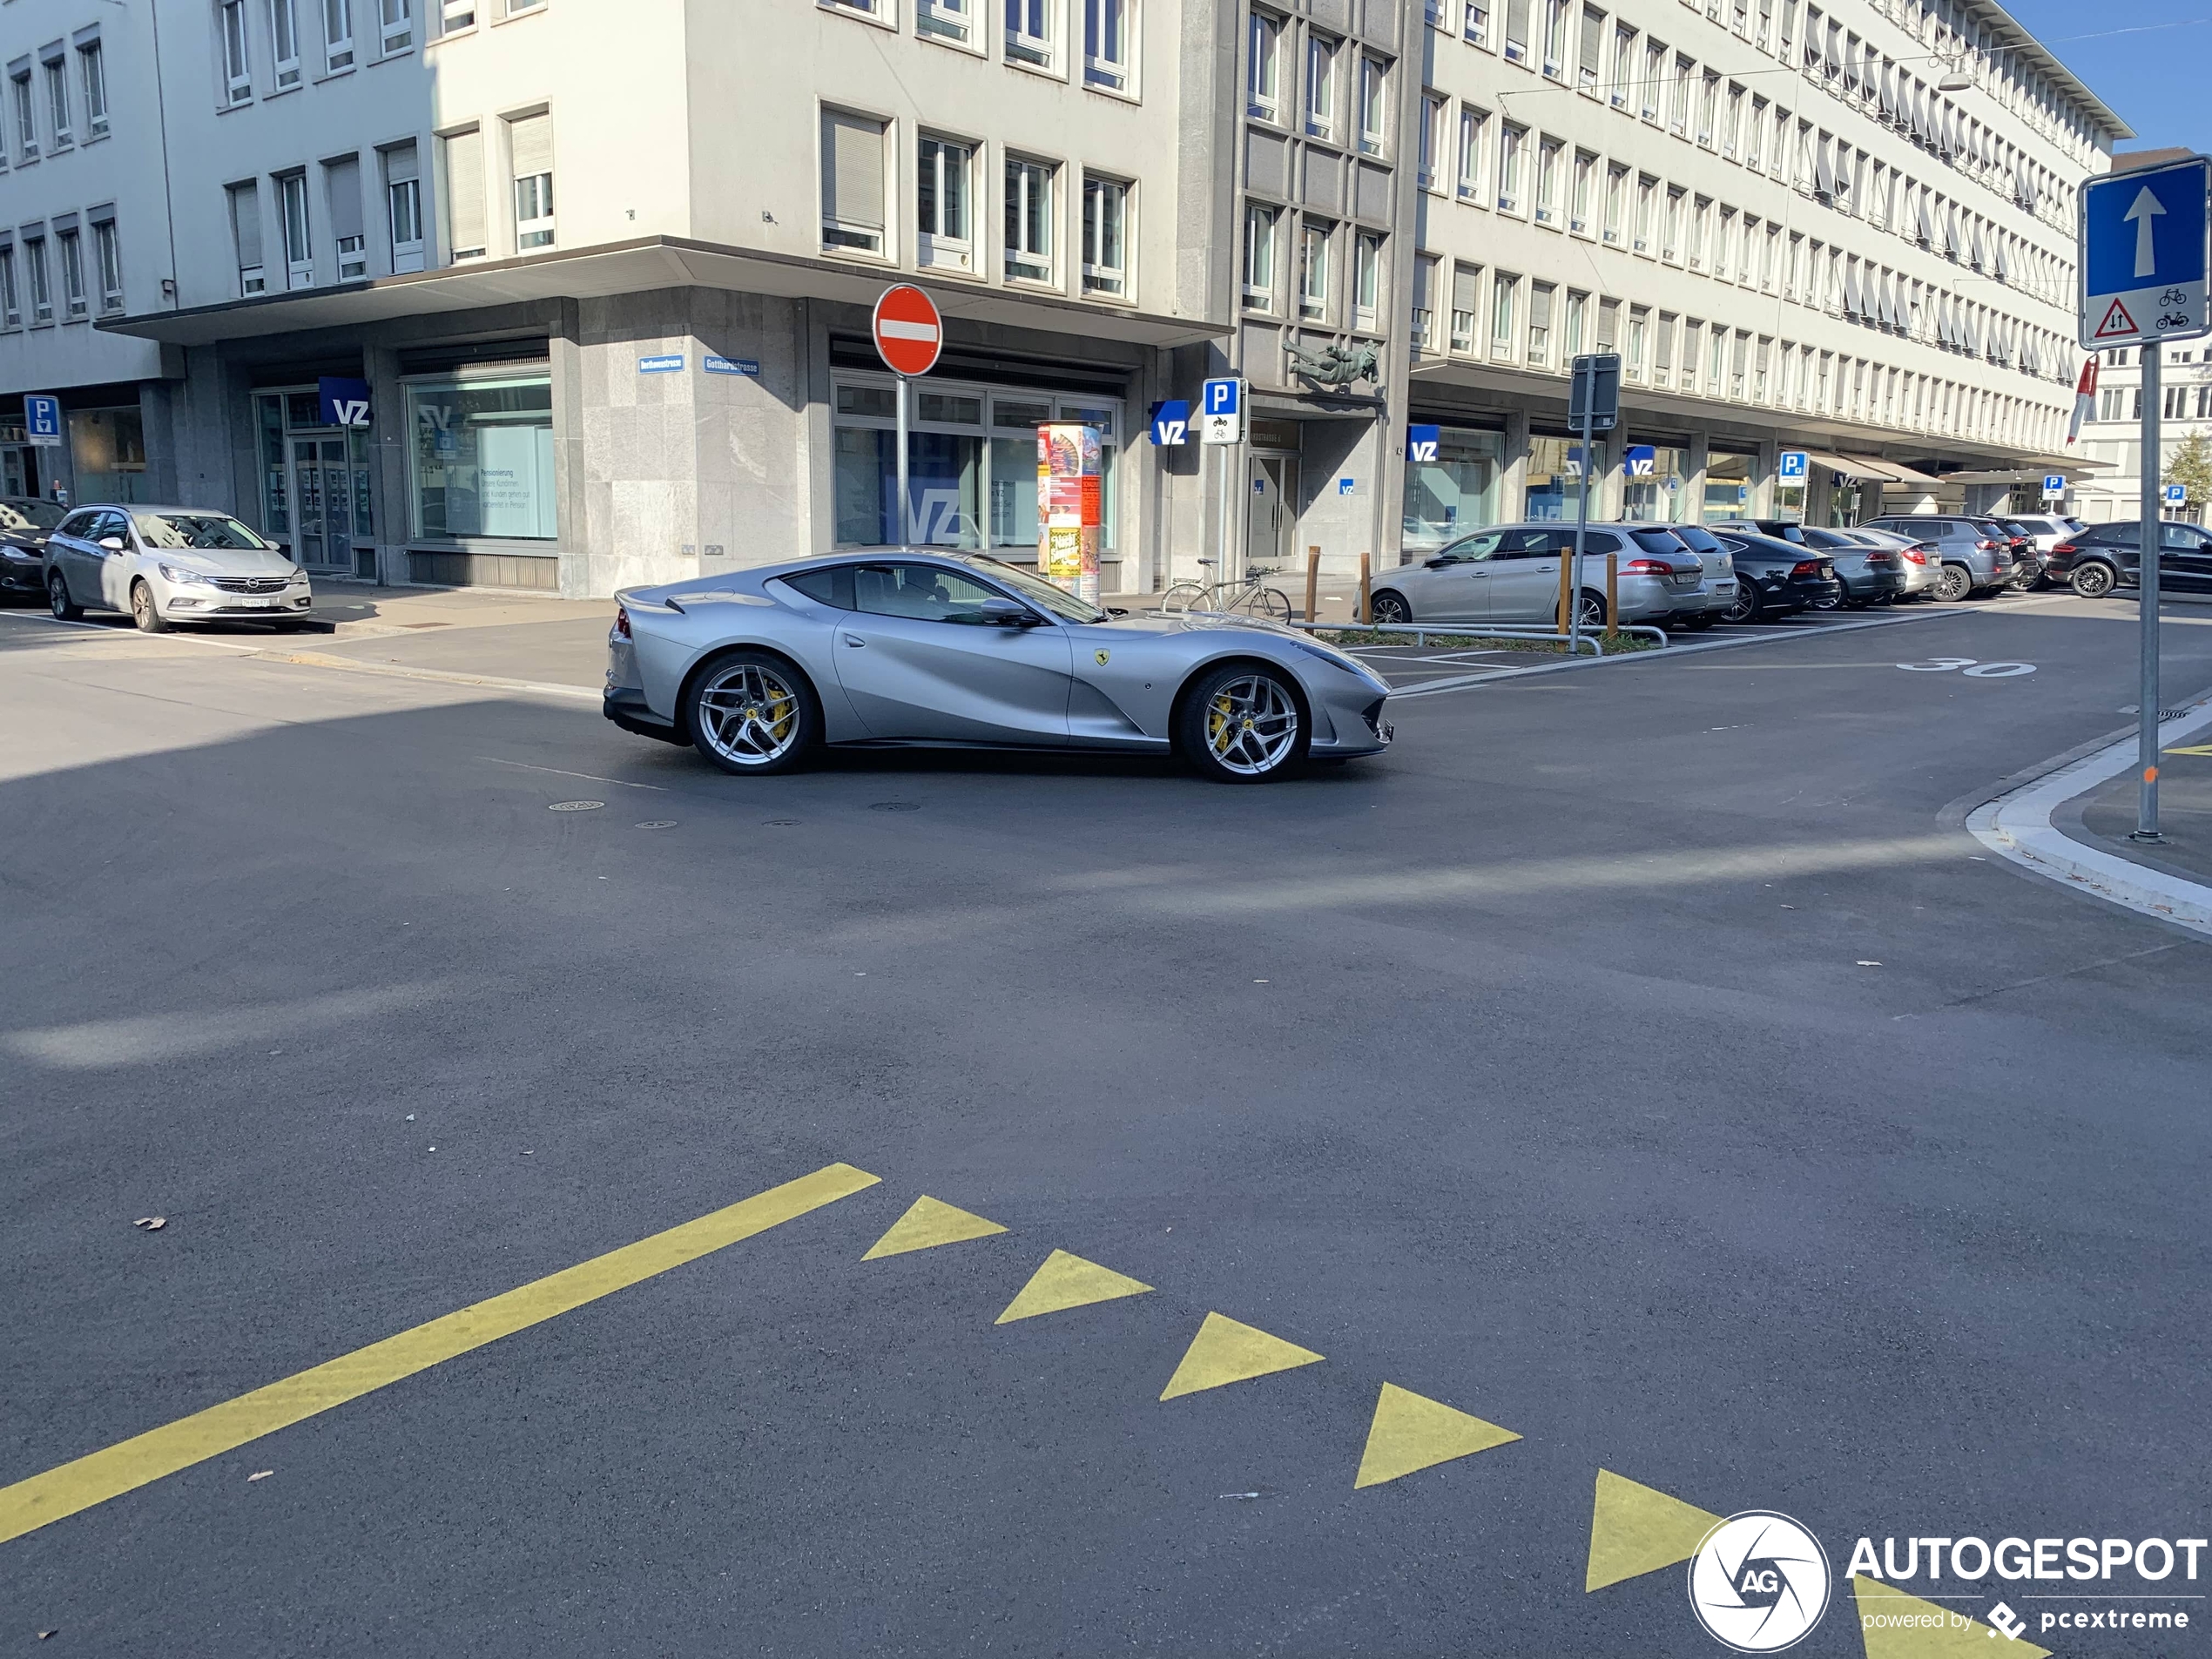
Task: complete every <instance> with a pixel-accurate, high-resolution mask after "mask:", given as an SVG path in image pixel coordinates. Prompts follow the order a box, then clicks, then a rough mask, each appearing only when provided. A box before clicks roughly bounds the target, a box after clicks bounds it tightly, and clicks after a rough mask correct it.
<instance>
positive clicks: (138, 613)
mask: <svg viewBox="0 0 2212 1659" xmlns="http://www.w3.org/2000/svg"><path fill="white" fill-rule="evenodd" d="M131 621H132V624H133V625H134V626H135V627H136V628H137V629H138V631H139V632H140V633H142V634H165V633H167V632H168V631H169V618H168V617H165V616H163V615H162V614H161V607H160V605H158V604H156V603H155V602H154V597H153V589H152V587H151V586H149V585H148V584H147V583H145V582H144V581H138V582H133V583H132V584H131Z"/></svg>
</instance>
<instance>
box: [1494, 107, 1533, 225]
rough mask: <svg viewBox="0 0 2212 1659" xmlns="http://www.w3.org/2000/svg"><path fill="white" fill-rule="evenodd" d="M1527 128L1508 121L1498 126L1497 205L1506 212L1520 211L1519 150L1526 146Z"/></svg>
mask: <svg viewBox="0 0 2212 1659" xmlns="http://www.w3.org/2000/svg"><path fill="white" fill-rule="evenodd" d="M1527 138H1528V129H1527V128H1526V127H1517V126H1515V125H1513V124H1512V123H1511V122H1510V121H1507V122H1503V123H1501V125H1499V128H1498V206H1499V207H1500V208H1501V209H1502V210H1503V211H1505V212H1508V213H1515V212H1520V211H1521V151H1522V150H1523V149H1525V148H1526V147H1527Z"/></svg>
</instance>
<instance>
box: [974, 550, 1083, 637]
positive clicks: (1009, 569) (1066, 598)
mask: <svg viewBox="0 0 2212 1659" xmlns="http://www.w3.org/2000/svg"><path fill="white" fill-rule="evenodd" d="M961 563H965V564H968V565H971V566H973V567H974V569H976V570H980V571H981V572H982V573H983V574H984V575H985V576H987V577H990V578H991V580H992V581H994V582H1003V583H1005V584H1006V585H1007V586H1008V587H1009V588H1011V589H1013V590H1015V592H1016V593H1018V594H1020V595H1021V596H1022V597H1023V598H1024V599H1027V600H1028V602H1029V603H1030V604H1033V605H1035V606H1037V607H1038V608H1039V609H1040V610H1049V611H1050V612H1051V613H1052V614H1053V615H1054V616H1055V617H1061V618H1062V619H1063V620H1065V621H1068V622H1103V621H1105V620H1106V613H1105V612H1104V611H1103V610H1100V609H1099V608H1098V607H1097V606H1096V605H1094V604H1085V603H1084V602H1083V601H1082V600H1081V599H1078V598H1077V597H1076V596H1075V595H1074V594H1072V593H1070V592H1069V591H1068V590H1066V589H1065V588H1060V587H1055V586H1054V585H1053V584H1052V583H1049V582H1047V581H1046V580H1045V579H1044V578H1043V577H1038V576H1032V575H1030V574H1029V572H1028V571H1027V570H1015V568H1014V566H1012V565H1010V564H1008V563H1006V562H1005V561H1004V560H1002V559H995V558H992V557H990V556H988V555H986V554H982V553H970V554H966V555H963V556H961Z"/></svg>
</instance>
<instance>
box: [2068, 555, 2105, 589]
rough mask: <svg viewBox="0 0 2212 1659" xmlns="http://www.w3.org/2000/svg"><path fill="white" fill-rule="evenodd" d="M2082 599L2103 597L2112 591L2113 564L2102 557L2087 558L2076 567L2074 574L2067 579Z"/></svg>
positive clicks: (2069, 585)
mask: <svg viewBox="0 0 2212 1659" xmlns="http://www.w3.org/2000/svg"><path fill="white" fill-rule="evenodd" d="M2067 586H2068V587H2070V588H2072V589H2073V590H2074V597H2076V598H2080V599H2101V598H2103V597H2105V595H2107V593H2110V592H2111V591H2112V588H2113V577H2112V566H2110V565H2109V564H2107V563H2105V562H2104V561H2103V560H2102V559H2086V560H2084V561H2083V562H2082V563H2080V564H2077V565H2075V566H2074V574H2073V575H2072V576H2071V577H2068V578H2067Z"/></svg>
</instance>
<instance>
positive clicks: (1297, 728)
mask: <svg viewBox="0 0 2212 1659" xmlns="http://www.w3.org/2000/svg"><path fill="white" fill-rule="evenodd" d="M1305 744H1306V730H1305V715H1304V714H1303V713H1301V712H1300V711H1299V708H1298V694H1297V692H1296V691H1293V690H1291V683H1290V681H1289V680H1288V679H1287V678H1285V676H1284V675H1283V673H1282V672H1281V671H1279V670H1277V669H1272V668H1266V667H1263V666H1261V665H1260V664H1257V663H1253V664H1235V663H1232V664H1227V665H1225V666H1224V667H1221V668H1217V669H1215V670H1214V671H1212V672H1211V673H1210V674H1207V675H1204V677H1202V678H1200V679H1199V681H1198V683H1197V685H1194V686H1192V687H1191V688H1190V695H1189V696H1187V697H1185V698H1184V700H1183V712H1182V715H1181V717H1180V718H1178V719H1177V730H1176V747H1177V749H1178V750H1180V751H1181V752H1182V753H1183V754H1184V756H1185V757H1186V758H1187V759H1189V760H1190V764H1191V765H1194V766H1196V767H1197V769H1198V770H1199V771H1200V772H1204V774H1205V775H1206V776H1207V777H1209V778H1211V779H1214V780H1215V781H1216V782H1217V783H1224V784H1258V783H1264V782H1266V781H1267V780H1268V779H1271V778H1276V777H1279V776H1280V775H1281V774H1282V773H1283V772H1285V770H1287V769H1288V768H1289V767H1291V765H1294V764H1296V763H1297V761H1298V759H1300V758H1301V757H1303V756H1304V754H1305Z"/></svg>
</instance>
